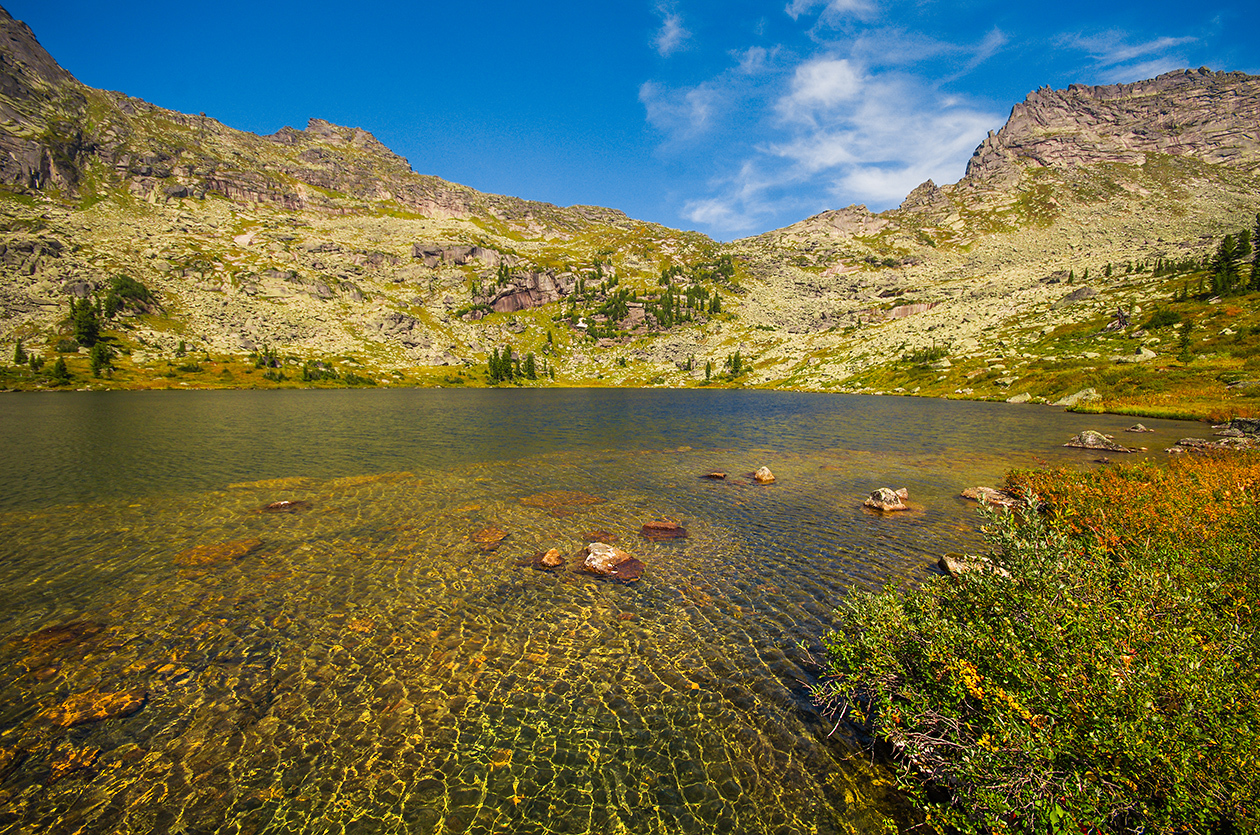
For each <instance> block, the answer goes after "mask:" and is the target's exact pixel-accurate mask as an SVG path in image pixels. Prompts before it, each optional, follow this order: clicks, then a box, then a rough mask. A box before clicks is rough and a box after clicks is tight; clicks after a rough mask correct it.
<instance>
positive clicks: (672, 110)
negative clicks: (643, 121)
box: [639, 81, 723, 141]
mask: <svg viewBox="0 0 1260 835" xmlns="http://www.w3.org/2000/svg"><path fill="white" fill-rule="evenodd" d="M639 101H640V102H642V103H643V106H644V108H646V110H647V120H648V122H649V123H650V124H651V125H652V126H653V127H655V128H657V129H658V130H661V131H663V132H664V133H666V134H667V135H668V136H669V137H670V139H671V140H675V141H676V140H682V139H691V138H694V137H696V136H698V135H700V134H702V133H704V132H705V131H707V130H708V129H709V127H710V126H711V124H712V121H713V117H714V115H715V113H716V111H717V110H719V109H720V108H721V106H722V103H723V102H722V93H721V92H720V91H719V90H718V89H717V88H716V87H714V86H713V85H712V84H708V83H705V84H701V85H699V86H697V87H692V88H690V89H682V90H679V89H671V88H668V87H663V86H662V85H660V84H657V83H655V82H652V81H645V82H643V84H642V85H640V86H639Z"/></svg>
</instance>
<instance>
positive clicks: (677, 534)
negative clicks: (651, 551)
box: [639, 521, 687, 542]
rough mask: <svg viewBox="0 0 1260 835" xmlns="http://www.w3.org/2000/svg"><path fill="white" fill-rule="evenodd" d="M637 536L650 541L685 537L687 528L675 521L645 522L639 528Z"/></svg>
mask: <svg viewBox="0 0 1260 835" xmlns="http://www.w3.org/2000/svg"><path fill="white" fill-rule="evenodd" d="M639 536H641V537H643V538H644V539H647V540H650V541H652V542H658V541H660V540H663V539H686V538H687V529H686V528H684V527H683V526H682V525H680V524H678V523H677V522H668V521H662V522H646V523H644V525H643V527H642V529H640V531H639Z"/></svg>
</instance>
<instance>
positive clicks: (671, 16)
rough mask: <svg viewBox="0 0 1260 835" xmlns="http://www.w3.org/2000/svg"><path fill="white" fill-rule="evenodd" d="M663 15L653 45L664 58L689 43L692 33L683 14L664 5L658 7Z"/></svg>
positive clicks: (657, 9)
mask: <svg viewBox="0 0 1260 835" xmlns="http://www.w3.org/2000/svg"><path fill="white" fill-rule="evenodd" d="M656 11H657V14H659V15H660V16H661V28H660V29H658V30H657V31H656V37H655V38H653V39H652V46H654V47H656V51H657V53H658V54H660V56H661V57H662V58H668V57H669V56H671V55H673V54H674V53H675V52H677V51H679V50H680V49H682V48H683V47H685V46H686V45H687V41H689V40H690V39H691V33H690V32H688V31H687V28H686V27H685V26H683V22H682V16H681V15H679V14H678V13H677V12H674V11H672V10H670V9H668V8H666V7H664V6H657V7H656Z"/></svg>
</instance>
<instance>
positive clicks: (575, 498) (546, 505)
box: [521, 490, 608, 519]
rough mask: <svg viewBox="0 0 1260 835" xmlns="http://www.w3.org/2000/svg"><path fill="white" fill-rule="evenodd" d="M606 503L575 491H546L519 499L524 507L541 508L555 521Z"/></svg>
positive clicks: (598, 498)
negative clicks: (554, 518)
mask: <svg viewBox="0 0 1260 835" xmlns="http://www.w3.org/2000/svg"><path fill="white" fill-rule="evenodd" d="M606 501H608V500H607V499H605V498H602V497H600V496H592V495H591V494H590V493H581V492H578V491H577V490H548V491H546V492H543V493H535V494H534V495H532V496H526V497H524V498H523V499H521V504H523V505H525V506H526V507H539V508H542V509H544V510H546V511H548V512H550V513H551V515H552V516H554V517H556V518H557V519H563V518H564V517H566V516H572V515H573V514H575V513H577V512H579V511H581V510H582V509H584V508H587V507H592V506H593V505H597V504H603V503H604V502H606Z"/></svg>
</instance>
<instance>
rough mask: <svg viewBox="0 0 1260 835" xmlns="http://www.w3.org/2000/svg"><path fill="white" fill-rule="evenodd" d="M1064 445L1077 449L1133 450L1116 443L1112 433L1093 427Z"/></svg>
mask: <svg viewBox="0 0 1260 835" xmlns="http://www.w3.org/2000/svg"><path fill="white" fill-rule="evenodd" d="M1064 446H1066V447H1073V448H1075V449H1102V450H1106V451H1107V452H1133V450H1131V449H1129V448H1128V447H1127V446H1124V445H1123V444H1118V443H1116V442H1115V439H1114V438H1112V437H1111V436H1110V435H1104V434H1103V433H1101V432H1095V431H1094V430H1093V429H1086V430H1085V431H1084V432H1081V433H1080V434H1079V435H1075V436H1073V437H1072V438H1071V439H1069V440H1068V442H1067V443H1066V444H1064Z"/></svg>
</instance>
